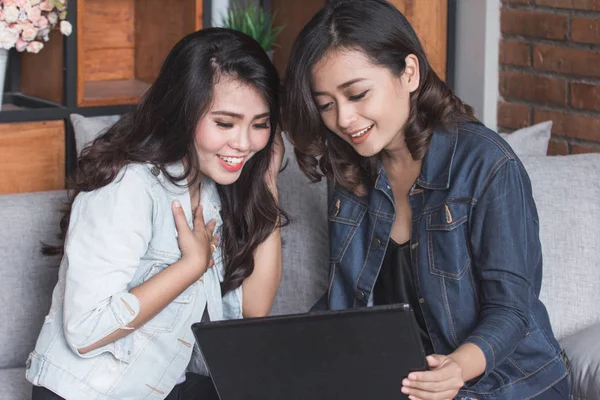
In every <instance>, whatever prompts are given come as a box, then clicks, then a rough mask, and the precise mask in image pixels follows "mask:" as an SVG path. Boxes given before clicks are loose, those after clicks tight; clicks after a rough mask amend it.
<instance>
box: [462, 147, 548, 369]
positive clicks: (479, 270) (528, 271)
mask: <svg viewBox="0 0 600 400" xmlns="http://www.w3.org/2000/svg"><path fill="white" fill-rule="evenodd" d="M535 219H537V212H536V210H535V203H534V201H533V197H532V193H531V184H530V182H529V178H528V176H527V174H526V172H525V171H524V169H523V168H522V166H521V165H520V163H519V161H518V160H514V159H507V160H506V161H505V162H504V164H503V165H502V166H500V167H499V168H498V170H497V172H496V173H495V174H494V176H493V177H492V178H491V180H490V181H489V184H488V186H487V187H486V188H485V189H484V192H483V194H482V195H481V196H480V197H479V199H478V201H477V203H476V205H475V206H474V209H473V214H472V218H471V246H472V256H473V265H474V267H475V270H476V274H477V276H478V278H479V284H480V287H479V294H480V296H481V297H480V304H481V310H480V321H479V323H478V325H477V326H476V328H475V329H474V330H473V331H472V332H471V334H470V335H469V336H468V338H467V339H466V341H465V342H466V343H473V344H475V345H477V346H478V347H479V348H480V349H481V350H482V351H483V353H484V354H485V358H486V371H485V373H484V375H483V376H486V375H487V374H488V373H489V372H490V371H492V370H493V369H494V368H495V367H496V366H497V365H498V364H500V363H502V362H503V361H505V360H506V358H507V357H508V356H510V355H511V354H512V353H513V352H514V350H515V348H516V347H517V345H518V344H519V343H520V342H521V340H522V339H523V338H524V337H525V335H526V333H527V330H528V325H529V315H530V307H531V302H532V299H533V298H534V296H535V293H534V286H535V285H534V276H535V273H534V272H535V271H534V269H535V267H536V265H537V264H538V262H539V257H540V254H541V253H540V251H541V250H540V243H539V237H538V229H537V221H535Z"/></svg>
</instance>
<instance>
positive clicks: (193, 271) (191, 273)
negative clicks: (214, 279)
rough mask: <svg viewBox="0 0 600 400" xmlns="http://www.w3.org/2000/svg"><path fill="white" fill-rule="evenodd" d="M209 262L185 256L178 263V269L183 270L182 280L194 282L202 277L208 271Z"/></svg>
mask: <svg viewBox="0 0 600 400" xmlns="http://www.w3.org/2000/svg"><path fill="white" fill-rule="evenodd" d="M209 262H210V260H209V261H206V260H202V259H200V258H195V257H189V256H188V257H186V256H183V257H181V258H180V259H179V261H177V262H176V263H175V264H177V268H178V269H180V270H181V274H182V278H183V279H186V280H187V281H190V282H193V281H196V280H198V279H200V278H201V277H202V275H204V273H205V272H206V270H207V269H208V263H209Z"/></svg>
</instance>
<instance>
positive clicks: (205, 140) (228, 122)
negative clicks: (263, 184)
mask: <svg viewBox="0 0 600 400" xmlns="http://www.w3.org/2000/svg"><path fill="white" fill-rule="evenodd" d="M270 115H271V113H270V110H269V106H268V103H267V101H266V100H265V98H264V97H263V96H262V95H261V93H260V92H259V91H258V90H257V89H256V88H255V87H254V86H251V85H248V84H246V83H243V82H240V81H239V80H236V79H235V78H228V77H223V78H221V79H220V80H219V82H218V83H217V84H215V86H214V88H213V103H212V105H211V107H210V109H209V110H208V112H207V113H206V114H205V115H204V116H203V117H202V118H201V119H200V121H199V122H198V125H197V127H196V136H195V144H196V152H197V155H198V163H199V165H200V172H201V173H202V175H203V176H206V177H209V178H211V179H212V180H214V181H215V182H216V183H218V184H220V185H230V184H232V183H234V182H235V181H236V180H237V179H238V178H239V177H240V175H241V172H242V168H243V167H244V165H245V164H246V163H247V162H248V160H249V159H250V158H251V157H252V156H253V155H254V154H256V153H257V152H259V151H260V150H262V149H263V148H264V147H265V146H266V145H267V142H268V141H269V136H270V133H271V126H270V120H269V117H270Z"/></svg>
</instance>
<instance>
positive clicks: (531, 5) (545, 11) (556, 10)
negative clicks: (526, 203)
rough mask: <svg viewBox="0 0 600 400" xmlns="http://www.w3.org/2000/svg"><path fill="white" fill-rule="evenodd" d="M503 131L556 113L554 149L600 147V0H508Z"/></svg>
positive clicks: (503, 45) (502, 89)
mask: <svg viewBox="0 0 600 400" xmlns="http://www.w3.org/2000/svg"><path fill="white" fill-rule="evenodd" d="M500 26H501V34H502V37H501V41H500V77H499V82H500V96H501V98H500V102H499V104H498V130H499V131H501V132H510V131H512V130H515V129H518V128H522V127H525V126H529V125H532V124H535V123H538V122H542V121H546V120H552V121H554V123H553V126H552V140H551V142H550V146H549V151H548V152H549V154H578V153H588V152H600V0H502V10H501V19H500Z"/></svg>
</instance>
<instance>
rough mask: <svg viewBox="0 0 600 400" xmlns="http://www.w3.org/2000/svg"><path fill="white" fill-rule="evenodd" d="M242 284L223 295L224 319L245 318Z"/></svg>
mask: <svg viewBox="0 0 600 400" xmlns="http://www.w3.org/2000/svg"><path fill="white" fill-rule="evenodd" d="M242 301H243V297H242V286H241V285H240V286H239V287H238V288H237V289H235V290H232V291H231V292H229V293H227V294H226V295H225V296H223V319H242V318H244V314H243V309H242V304H243V303H242Z"/></svg>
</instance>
